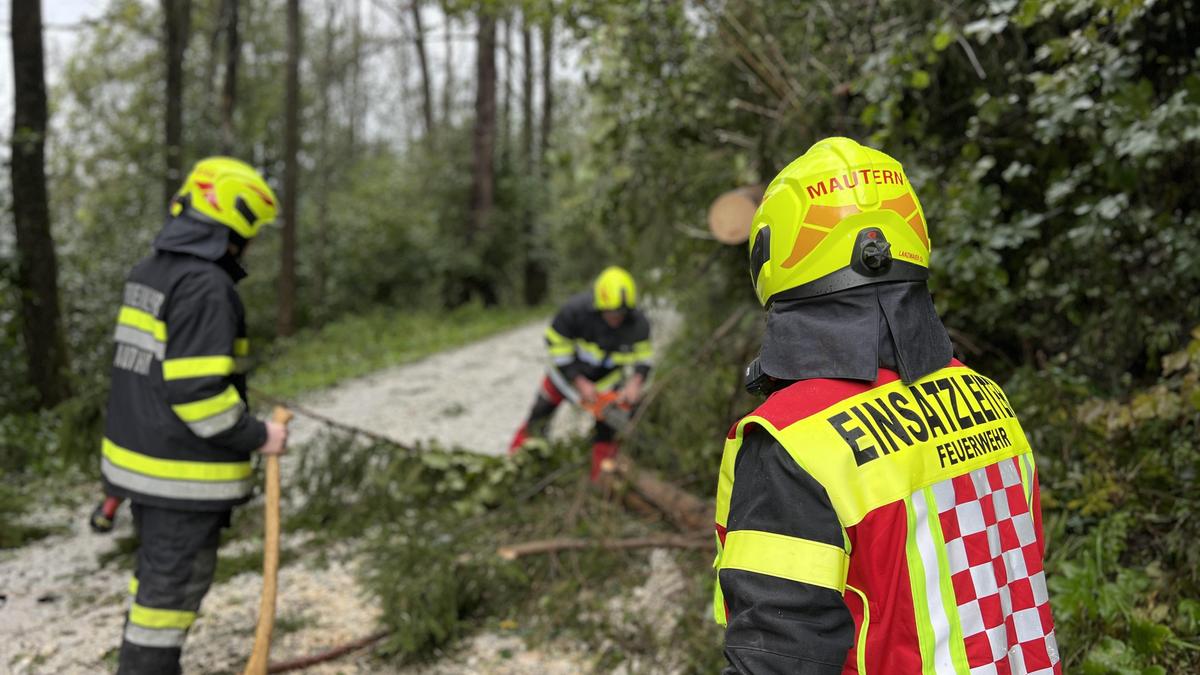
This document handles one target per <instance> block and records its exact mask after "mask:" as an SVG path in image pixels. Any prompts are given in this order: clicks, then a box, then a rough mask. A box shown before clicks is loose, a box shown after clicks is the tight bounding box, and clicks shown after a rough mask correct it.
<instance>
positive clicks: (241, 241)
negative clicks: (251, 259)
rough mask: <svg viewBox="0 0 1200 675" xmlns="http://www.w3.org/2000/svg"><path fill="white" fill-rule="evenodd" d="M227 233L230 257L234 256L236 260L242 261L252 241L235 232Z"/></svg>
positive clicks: (229, 231)
mask: <svg viewBox="0 0 1200 675" xmlns="http://www.w3.org/2000/svg"><path fill="white" fill-rule="evenodd" d="M227 231H228V233H229V255H231V256H233V259H234V260H238V261H240V260H241V259H242V254H243V253H245V252H246V246H247V244H249V243H250V241H249V240H248V239H246V238H245V237H243V236H242V235H240V234H238V233H237V232H234V231H233V230H227Z"/></svg>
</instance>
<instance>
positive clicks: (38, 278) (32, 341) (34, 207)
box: [11, 0, 70, 408]
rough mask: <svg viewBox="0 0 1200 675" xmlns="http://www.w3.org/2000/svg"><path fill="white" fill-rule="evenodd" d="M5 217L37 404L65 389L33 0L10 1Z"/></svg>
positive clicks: (38, 12)
mask: <svg viewBox="0 0 1200 675" xmlns="http://www.w3.org/2000/svg"><path fill="white" fill-rule="evenodd" d="M11 17H12V62H13V90H14V91H13V93H14V99H15V100H14V107H13V135H12V160H11V167H12V194H13V224H14V225H15V226H16V230H17V287H18V288H19V289H20V291H21V328H22V334H23V337H24V339H25V358H26V362H27V370H28V378H29V380H30V382H31V383H32V384H33V386H34V388H35V389H37V393H38V405H39V407H42V408H48V407H51V406H53V405H55V404H57V403H59V402H60V401H62V400H63V399H65V398H67V397H68V396H70V388H69V386H68V382H67V372H68V371H67V350H66V346H65V343H64V341H63V334H62V318H61V315H60V312H59V304H58V262H57V260H56V259H55V255H54V240H53V239H52V238H51V235H50V207H49V199H48V197H47V195H46V166H45V151H46V118H47V115H48V113H47V109H46V80H45V62H44V58H43V52H42V7H41V2H40V0H13V3H12V14H11Z"/></svg>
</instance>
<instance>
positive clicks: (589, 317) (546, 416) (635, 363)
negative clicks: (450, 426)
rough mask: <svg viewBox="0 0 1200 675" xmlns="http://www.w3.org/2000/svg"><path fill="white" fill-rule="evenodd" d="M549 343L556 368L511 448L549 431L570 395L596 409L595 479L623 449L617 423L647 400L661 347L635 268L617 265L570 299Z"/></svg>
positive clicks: (552, 368)
mask: <svg viewBox="0 0 1200 675" xmlns="http://www.w3.org/2000/svg"><path fill="white" fill-rule="evenodd" d="M546 349H547V351H548V352H549V356H550V367H549V370H548V372H547V374H546V377H545V378H544V379H543V380H542V385H541V388H540V389H539V390H538V394H537V400H536V401H534V404H533V409H532V410H531V411H530V412H529V419H528V420H527V421H526V422H525V424H523V425H521V428H520V429H518V430H517V433H516V435H515V436H514V437H513V439H512V443H511V444H509V448H508V452H509V454H514V453H516V452H517V451H518V450H519V449H520V448H521V447H522V446H523V445H525V444H526V443H528V442H531V441H535V440H540V439H541V438H542V437H544V436H545V433H546V429H547V427H548V426H549V423H550V418H551V416H552V415H553V414H554V411H555V410H557V409H558V406H559V404H561V403H562V402H563V400H564V399H567V400H570V401H572V402H573V403H575V404H577V405H579V406H581V407H583V408H585V409H587V410H589V411H590V412H591V413H592V414H593V415H594V416H595V417H596V425H595V429H594V430H593V434H592V470H591V478H592V480H593V481H595V480H597V479H598V478H599V476H600V466H601V464H602V463H603V462H604V460H606V459H608V458H611V457H614V456H616V454H617V449H618V448H617V438H616V436H617V427H619V426H620V425H621V423H622V422H623V421H624V420H627V419H628V415H629V412H630V410H632V409H633V407H634V406H636V405H637V403H638V401H639V400H641V397H642V390H643V388H644V386H645V384H646V378H647V377H649V375H650V368H651V364H650V360H651V358H652V357H653V355H654V354H653V350H652V348H651V346H650V322H649V321H648V320H647V319H646V315H645V314H644V313H643V312H642V311H641V310H639V309H638V307H637V286H636V285H635V284H634V281H633V277H632V276H631V275H630V274H629V272H627V271H625V270H624V269H621V268H620V267H609V268H608V269H605V270H604V271H603V272H601V273H600V276H598V277H597V278H596V280H595V282H594V283H593V284H592V288H591V289H590V290H587V291H584V292H582V293H578V294H576V295H574V296H572V297H571V298H570V299H569V300H567V302H566V304H564V305H563V306H562V308H561V309H559V311H558V314H556V315H555V316H554V320H553V321H551V323H550V325H549V326H548V327H547V328H546Z"/></svg>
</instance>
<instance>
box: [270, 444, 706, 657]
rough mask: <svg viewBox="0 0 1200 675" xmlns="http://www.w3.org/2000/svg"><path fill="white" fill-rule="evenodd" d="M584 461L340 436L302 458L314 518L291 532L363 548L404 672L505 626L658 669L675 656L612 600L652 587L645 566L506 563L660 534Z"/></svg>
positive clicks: (694, 563)
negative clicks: (553, 541) (655, 662)
mask: <svg viewBox="0 0 1200 675" xmlns="http://www.w3.org/2000/svg"><path fill="white" fill-rule="evenodd" d="M585 455H586V451H585V450H584V449H583V448H582V447H580V444H577V443H574V442H572V443H566V444H556V445H551V446H547V447H542V448H530V449H529V450H528V451H523V452H522V453H520V454H519V455H517V456H516V457H513V458H503V457H488V456H481V455H478V454H474V453H469V452H461V451H449V452H448V451H443V450H440V449H437V448H426V449H416V450H412V451H410V450H405V449H402V448H399V447H396V446H392V445H388V444H370V443H365V442H356V441H355V440H354V439H353V438H348V437H345V436H339V435H329V436H326V437H324V438H323V439H321V440H320V441H318V442H317V443H315V444H314V445H312V446H310V447H308V448H306V449H305V450H304V452H303V455H302V466H301V468H300V469H299V471H298V472H297V473H296V475H297V476H298V478H297V479H296V483H295V484H294V485H293V487H292V489H291V490H289V494H291V495H293V496H294V497H295V498H296V499H298V500H299V501H302V502H303V503H304V505H305V506H304V508H303V509H301V510H296V511H294V513H295V514H296V515H295V516H293V517H292V518H291V519H289V521H288V523H287V526H288V527H289V528H293V529H295V528H299V529H306V530H310V531H312V532H313V533H314V535H315V537H316V539H315V540H314V545H320V543H321V542H322V541H326V540H329V541H346V540H350V541H354V542H357V543H358V545H360V546H361V550H362V551H363V553H364V554H365V563H364V565H363V570H364V580H365V582H366V585H367V588H368V590H369V591H370V592H371V593H372V595H374V596H375V598H376V599H377V600H378V601H379V603H380V604H381V606H382V608H383V620H382V621H383V623H384V625H385V626H386V627H387V628H389V629H391V630H392V631H393V633H392V635H391V636H390V637H389V638H388V640H387V643H386V645H385V651H387V652H388V653H391V654H394V655H395V656H396V657H397V658H400V659H403V660H419V659H421V658H425V657H427V656H429V655H431V654H433V653H435V652H436V650H437V649H438V648H439V647H441V646H443V645H445V644H447V643H448V642H449V641H451V640H453V639H455V638H457V637H460V636H462V635H464V634H466V633H467V632H468V631H470V630H472V629H475V628H478V627H479V626H480V625H482V624H484V623H489V622H490V623H493V624H494V623H495V622H499V623H500V624H501V627H502V629H503V630H513V629H519V630H520V631H521V633H522V634H523V635H524V636H525V637H527V638H529V639H533V640H539V639H548V638H553V637H568V638H573V639H582V640H586V641H588V643H590V644H601V643H604V642H606V641H608V642H609V643H611V642H612V641H613V640H615V639H618V638H619V639H620V643H619V644H620V645H621V647H620V648H619V649H616V648H614V649H611V650H610V651H611V652H612V653H611V654H608V655H605V656H604V657H603V658H602V659H601V661H602V662H606V663H607V662H608V661H604V659H609V661H611V663H610V665H612V664H615V663H616V662H619V661H620V660H622V659H624V658H626V657H628V656H629V655H630V654H638V653H640V654H642V655H643V656H645V657H647V658H650V657H653V658H659V659H661V658H662V653H661V652H662V650H663V649H664V648H665V647H666V646H665V645H661V644H657V643H656V642H655V639H654V638H653V637H651V635H652V634H653V631H633V636H632V637H631V636H630V634H629V631H630V626H629V625H627V621H630V620H632V619H629V618H624V619H620V620H618V619H616V618H614V617H612V616H610V615H611V614H612V612H611V611H610V610H609V609H607V608H608V603H609V601H610V599H611V598H613V597H618V596H621V595H623V594H625V593H627V592H628V590H629V589H630V588H631V587H633V586H636V585H637V584H638V583H641V582H642V581H644V572H645V566H644V565H643V564H641V561H642V560H643V559H644V554H643V553H641V552H636V551H633V552H610V551H603V550H599V549H596V550H588V551H566V552H562V553H559V554H556V555H553V556H529V557H525V558H521V559H519V560H517V561H514V562H507V561H504V560H502V559H501V558H500V557H498V556H497V555H496V549H497V548H498V547H499V546H501V545H505V544H513V543H516V542H521V541H528V540H536V539H546V538H553V537H594V538H603V537H626V536H636V535H639V534H646V533H647V532H648V531H653V529H654V526H653V525H651V524H648V523H640V522H638V521H636V520H632V519H631V518H630V517H629V516H628V514H626V513H625V512H624V510H623V509H622V507H621V506H620V505H619V504H617V503H614V502H613V501H612V500H611V499H606V498H605V497H604V496H603V495H601V494H600V493H599V492H598V491H596V490H595V489H594V488H589V486H588V485H587V483H586V482H585V479H584V473H585V471H586V458H585ZM681 556H685V557H686V561H685V562H684V564H685V565H686V567H687V568H688V569H698V568H701V569H702V568H704V566H705V565H706V564H707V561H705V560H704V558H705V555H704V554H695V553H687V554H681ZM697 616H703V615H697ZM695 627H696V626H695V624H692V625H691V626H690V627H689V629H688V630H687V631H684V632H685V633H686V634H691V633H692V629H694V628H695ZM681 634H683V633H681ZM706 634H707V635H709V636H710V637H711V634H712V633H711V631H708V632H707V633H706Z"/></svg>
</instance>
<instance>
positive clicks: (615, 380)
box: [596, 370, 625, 391]
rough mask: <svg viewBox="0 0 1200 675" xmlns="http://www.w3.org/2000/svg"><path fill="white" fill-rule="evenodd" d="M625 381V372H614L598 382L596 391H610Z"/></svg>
mask: <svg viewBox="0 0 1200 675" xmlns="http://www.w3.org/2000/svg"><path fill="white" fill-rule="evenodd" d="M623 379H625V372H624V371H622V370H614V371H612V372H611V373H609V374H607V375H605V376H604V377H602V378H600V379H599V380H596V391H608V390H609V389H612V388H613V387H615V386H617V385H618V384H620V383H621V380H623Z"/></svg>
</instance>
